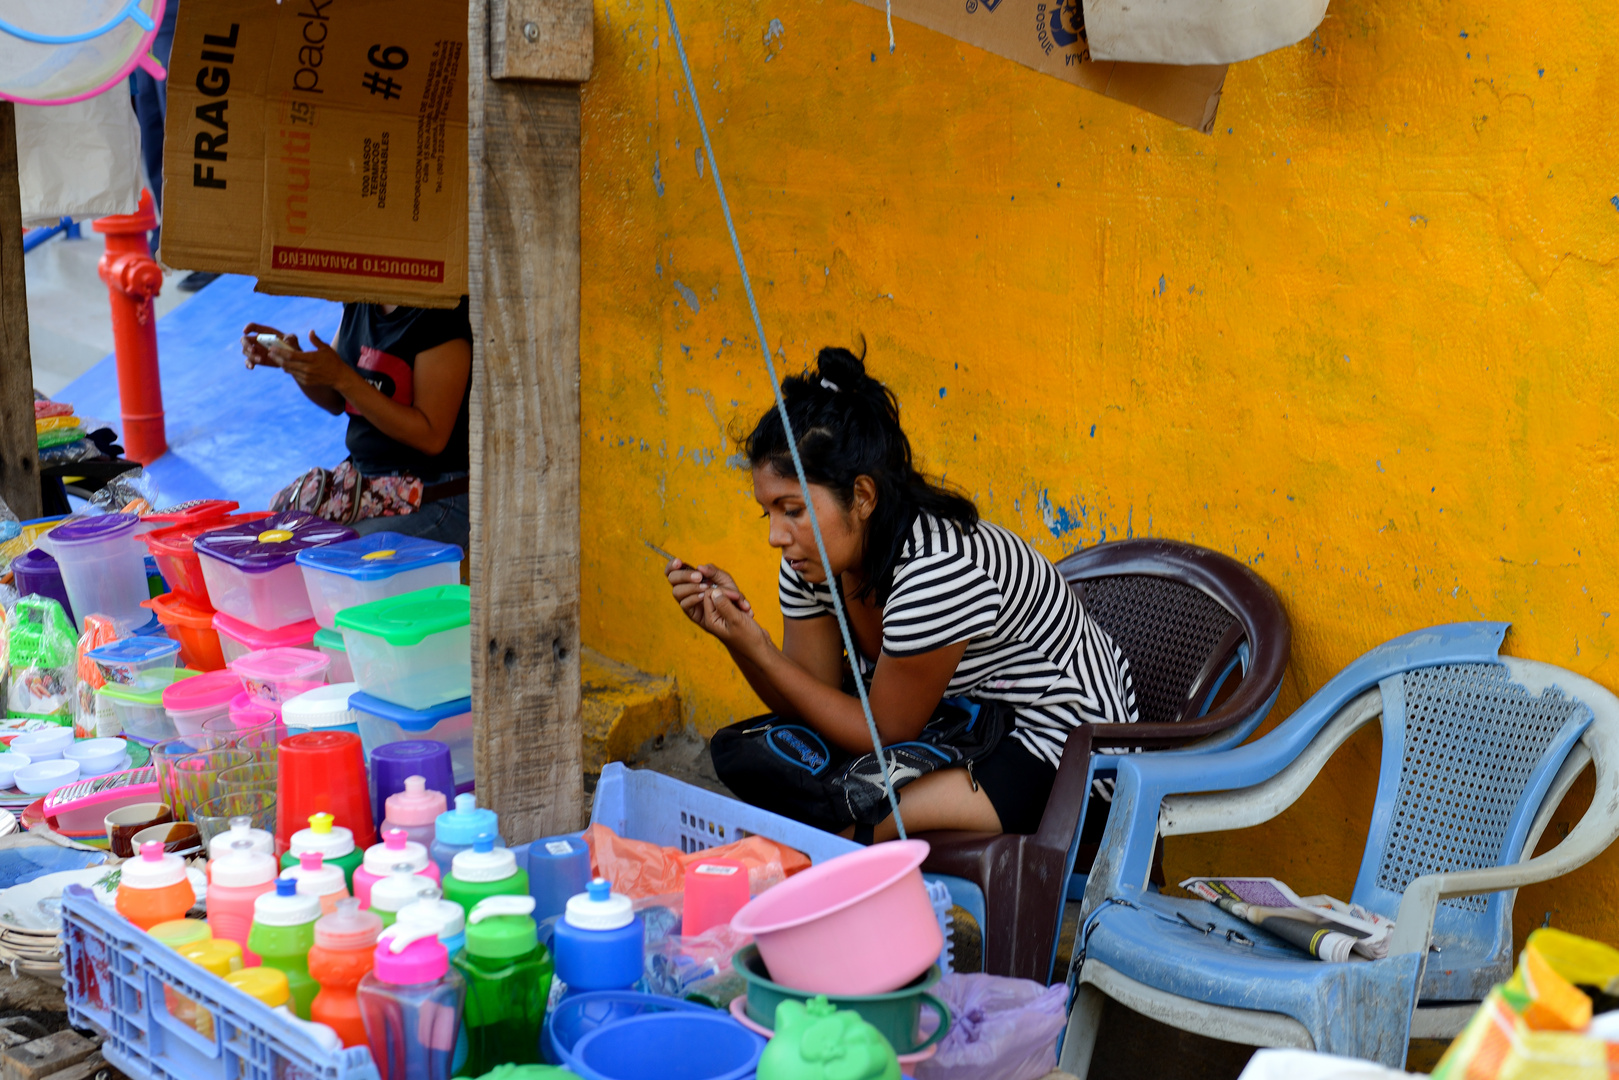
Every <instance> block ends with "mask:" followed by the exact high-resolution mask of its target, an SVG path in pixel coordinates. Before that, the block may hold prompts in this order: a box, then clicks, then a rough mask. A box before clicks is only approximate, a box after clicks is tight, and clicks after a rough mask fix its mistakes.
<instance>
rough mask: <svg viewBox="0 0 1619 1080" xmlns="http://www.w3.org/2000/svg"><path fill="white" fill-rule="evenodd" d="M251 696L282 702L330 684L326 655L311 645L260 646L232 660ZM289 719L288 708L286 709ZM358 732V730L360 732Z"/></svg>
mask: <svg viewBox="0 0 1619 1080" xmlns="http://www.w3.org/2000/svg"><path fill="white" fill-rule="evenodd" d="M227 666H229V668H230V669H231V670H232V671H234V672H235V673H236V674H237V675H239V676H240V677H241V679H242V688H243V689H244V690H246V691H247V693H248V696H249V697H251V698H253V699H254V700H255V701H258V702H261V703H263V704H265V705H282V704H283V703H285V702H287V701H290V700H291V699H293V698H295V697H297V696H298V695H299V694H302V693H304V692H305V691H308V690H313V689H315V687H317V686H325V685H326V669H327V668H328V667H330V666H331V664H330V662H329V661H328V660H327V659H326V657H324V656H322V655H321V654H320V653H318V652H314V651H312V650H310V649H290V648H275V649H260V650H259V651H257V652H250V653H248V654H246V655H245V656H239V657H237V658H236V659H235V660H231V661H230V662H229V663H228V665H227ZM282 719H283V720H285V719H286V710H284V709H283V710H282ZM356 734H358V733H356Z"/></svg>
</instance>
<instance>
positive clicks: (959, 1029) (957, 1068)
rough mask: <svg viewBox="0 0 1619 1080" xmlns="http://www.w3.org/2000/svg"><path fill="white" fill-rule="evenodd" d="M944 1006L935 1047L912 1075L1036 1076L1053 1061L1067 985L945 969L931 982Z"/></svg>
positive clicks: (964, 1078)
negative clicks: (942, 1030)
mask: <svg viewBox="0 0 1619 1080" xmlns="http://www.w3.org/2000/svg"><path fill="white" fill-rule="evenodd" d="M933 993H934V996H936V997H938V998H939V999H940V1000H941V1001H943V1002H944V1003H945V1004H946V1005H947V1006H949V1008H950V1016H951V1022H950V1031H949V1032H948V1033H947V1034H946V1035H945V1037H944V1038H943V1039H941V1040H940V1041H939V1052H938V1053H936V1054H934V1055H933V1057H931V1058H929V1059H928V1060H927V1061H923V1062H919V1063H918V1064H917V1066H916V1080H1039V1078H1040V1077H1043V1076H1045V1075H1046V1074H1047V1073H1049V1072H1051V1070H1053V1069H1055V1068H1056V1067H1057V1036H1058V1034H1059V1033H1061V1031H1062V1029H1063V1027H1064V1026H1065V1025H1066V1024H1067V1023H1068V1011H1067V1006H1068V988H1067V987H1066V986H1061V985H1058V986H1041V985H1040V984H1039V983H1037V982H1035V981H1033V980H1032V979H1009V978H1006V977H1004V976H1001V975H972V974H969V975H946V976H945V977H944V978H943V979H940V980H939V983H938V985H937V986H936V987H935V988H934V991H933Z"/></svg>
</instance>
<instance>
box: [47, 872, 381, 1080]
mask: <svg viewBox="0 0 1619 1080" xmlns="http://www.w3.org/2000/svg"><path fill="white" fill-rule="evenodd" d="M62 912H63V919H62V922H63V927H62V949H63V964H62V968H63V971H62V974H63V977H64V979H65V982H66V985H65V987H64V990H65V991H66V997H67V1007H68V1017H69V1021H70V1023H71V1024H72V1025H73V1026H74V1027H78V1028H88V1029H91V1030H94V1031H96V1032H97V1033H99V1034H100V1035H102V1036H103V1037H104V1040H105V1041H104V1042H103V1044H102V1047H101V1051H102V1053H103V1054H104V1055H105V1056H106V1058H107V1061H108V1063H109V1064H111V1065H112V1066H113V1067H114V1068H116V1069H118V1070H119V1071H120V1072H122V1073H124V1074H125V1075H126V1076H129V1077H132V1078H134V1080H154V1078H156V1077H164V1076H169V1077H182V1076H183V1077H186V1078H187V1080H272V1078H273V1077H274V1076H275V1075H276V1074H277V1073H280V1072H282V1071H285V1072H286V1073H287V1074H288V1075H289V1076H291V1075H297V1076H304V1077H316V1078H320V1080H377V1071H376V1067H375V1066H374V1065H373V1064H372V1062H371V1053H370V1051H369V1050H364V1049H351V1050H338V1051H325V1050H322V1049H321V1048H320V1047H319V1046H318V1045H317V1044H316V1043H314V1042H313V1041H311V1040H310V1039H309V1038H308V1037H307V1036H306V1035H305V1034H304V1033H302V1032H300V1031H296V1030H294V1029H293V1028H291V1027H289V1026H288V1025H286V1024H284V1023H279V1022H277V1020H276V1018H275V1013H274V1012H272V1011H271V1009H270V1008H269V1006H267V1005H264V1004H261V1003H260V1002H258V1001H256V1000H254V999H253V998H252V997H251V996H249V995H248V994H245V993H243V992H242V991H240V990H237V989H235V988H234V987H231V986H228V985H227V984H226V983H225V982H224V980H223V979H221V978H218V977H215V976H214V975H211V974H209V973H208V972H207V971H204V970H203V969H202V968H199V967H197V966H196V965H194V964H193V963H191V962H190V961H189V960H187V959H186V958H184V957H183V956H180V955H179V954H177V953H175V952H174V951H173V950H171V949H169V948H168V947H166V946H164V945H162V944H159V943H158V942H156V941H153V940H152V938H151V936H150V935H148V934H146V933H144V932H142V931H140V930H137V929H136V928H135V927H133V926H131V925H129V923H127V922H125V921H124V920H123V919H121V918H119V917H118V916H117V915H116V914H115V913H113V912H111V911H108V910H107V909H105V908H103V907H102V906H101V905H100V904H98V903H97V902H96V900H95V897H94V895H93V894H92V893H91V892H90V890H88V889H86V888H83V887H82V886H77V885H72V886H69V887H68V888H67V890H66V891H65V892H64V894H63V899H62ZM165 990H173V991H175V992H177V993H180V994H184V995H185V996H187V997H189V998H190V999H191V1000H192V1001H193V1002H194V1003H195V1005H196V1007H197V1008H198V1009H199V1010H206V1011H207V1012H208V1013H209V1014H210V1015H212V1016H213V1018H214V1024H213V1034H212V1035H210V1036H204V1035H201V1034H199V1033H198V1032H197V1030H196V1029H195V1028H194V1027H193V1026H191V1025H189V1024H186V1023H184V1022H183V1021H181V1020H180V1019H179V1018H177V1017H175V1016H174V1015H172V1014H171V1013H170V1012H169V1010H168V1008H167V1005H166V1001H165V998H166V994H165V993H164V991H165Z"/></svg>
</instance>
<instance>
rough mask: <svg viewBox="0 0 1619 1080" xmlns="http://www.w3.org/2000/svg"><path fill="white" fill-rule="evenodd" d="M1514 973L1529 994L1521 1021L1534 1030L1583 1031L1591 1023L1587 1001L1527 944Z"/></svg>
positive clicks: (1544, 958) (1575, 987)
mask: <svg viewBox="0 0 1619 1080" xmlns="http://www.w3.org/2000/svg"><path fill="white" fill-rule="evenodd" d="M1518 974H1519V975H1521V976H1522V977H1523V981H1524V987H1525V989H1527V990H1528V991H1529V995H1530V997H1529V1004H1528V1005H1526V1006H1525V1007H1524V1010H1523V1018H1524V1021H1525V1022H1526V1023H1527V1024H1528V1025H1529V1026H1530V1027H1531V1028H1534V1029H1535V1030H1537V1031H1584V1030H1585V1029H1586V1027H1587V1026H1589V1025H1590V1023H1591V999H1590V998H1588V997H1586V996H1585V993H1584V992H1583V991H1582V990H1580V989H1579V988H1578V987H1577V986H1575V985H1574V984H1573V983H1571V982H1569V981H1568V980H1567V979H1565V978H1563V976H1562V975H1560V974H1558V973H1557V971H1556V969H1554V968H1553V967H1552V965H1551V962H1550V961H1549V960H1547V958H1546V957H1544V956H1542V955H1541V953H1540V950H1539V949H1536V948H1535V947H1534V945H1533V943H1531V945H1530V946H1529V947H1528V948H1526V949H1524V951H1523V954H1522V956H1521V957H1519V967H1518Z"/></svg>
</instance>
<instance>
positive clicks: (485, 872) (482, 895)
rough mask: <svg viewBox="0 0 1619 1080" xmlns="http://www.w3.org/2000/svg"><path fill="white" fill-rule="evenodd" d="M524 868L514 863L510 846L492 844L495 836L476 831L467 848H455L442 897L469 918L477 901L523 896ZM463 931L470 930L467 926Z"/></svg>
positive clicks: (525, 883) (525, 890) (526, 875)
mask: <svg viewBox="0 0 1619 1080" xmlns="http://www.w3.org/2000/svg"><path fill="white" fill-rule="evenodd" d="M527 895H528V871H526V870H524V869H522V868H521V867H519V866H518V865H517V856H515V855H513V854H512V852H511V849H510V848H503V847H499V848H497V847H495V839H494V837H493V836H491V835H489V834H488V833H480V834H479V835H478V838H477V839H476V840H475V841H473V843H472V850H471V851H458V852H456V853H455V858H454V859H452V860H451V861H450V872H449V873H448V874H447V875H445V878H444V899H446V900H450V901H453V902H455V903H457V904H460V905H461V910H462V911H465V912H466V913H467V915H468V916H469V917H470V916H471V914H472V909H473V908H475V907H477V906H478V902H479V901H481V900H487V899H489V897H491V896H527ZM467 933H468V934H469V935H470V934H471V933H472V928H471V927H470V926H468V928H467Z"/></svg>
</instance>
